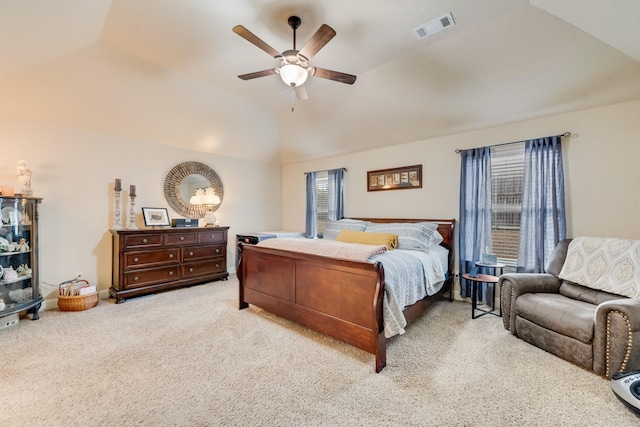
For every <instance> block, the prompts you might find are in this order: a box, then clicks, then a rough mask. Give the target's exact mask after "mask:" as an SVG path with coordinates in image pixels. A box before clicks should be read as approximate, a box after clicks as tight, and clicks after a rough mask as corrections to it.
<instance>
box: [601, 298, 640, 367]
mask: <svg viewBox="0 0 640 427" xmlns="http://www.w3.org/2000/svg"><path fill="white" fill-rule="evenodd" d="M595 322H596V323H595V326H594V337H593V357H594V360H593V365H594V366H593V368H594V371H596V372H597V373H599V374H600V375H603V376H605V377H606V378H610V377H611V376H612V375H613V374H616V373H619V372H632V371H636V370H639V369H640V299H633V298H621V299H616V300H610V301H606V302H603V303H602V304H600V305H598V307H597V308H596V316H595Z"/></svg>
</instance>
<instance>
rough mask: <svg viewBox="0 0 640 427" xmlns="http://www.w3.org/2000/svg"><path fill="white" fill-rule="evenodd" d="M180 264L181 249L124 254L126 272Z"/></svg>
mask: <svg viewBox="0 0 640 427" xmlns="http://www.w3.org/2000/svg"><path fill="white" fill-rule="evenodd" d="M179 263H180V249H179V248H175V249H161V250H157V251H147V252H128V253H125V254H124V268H125V270H132V269H137V268H147V267H159V266H162V265H172V264H179Z"/></svg>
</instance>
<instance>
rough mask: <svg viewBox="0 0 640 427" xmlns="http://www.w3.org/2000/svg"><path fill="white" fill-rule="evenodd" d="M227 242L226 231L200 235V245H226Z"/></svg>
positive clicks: (202, 232)
mask: <svg viewBox="0 0 640 427" xmlns="http://www.w3.org/2000/svg"><path fill="white" fill-rule="evenodd" d="M226 241H227V231H226V230H211V231H201V232H199V233H198V242H199V243H224V242H226Z"/></svg>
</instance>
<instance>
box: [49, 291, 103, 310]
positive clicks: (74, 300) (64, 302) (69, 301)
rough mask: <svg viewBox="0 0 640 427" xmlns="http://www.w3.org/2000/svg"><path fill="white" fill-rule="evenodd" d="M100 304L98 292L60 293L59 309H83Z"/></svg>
mask: <svg viewBox="0 0 640 427" xmlns="http://www.w3.org/2000/svg"><path fill="white" fill-rule="evenodd" d="M96 305H98V292H93V293H90V294H85V295H77V296H69V297H67V296H63V295H58V309H59V310H60V311H83V310H88V309H90V308H93V307H95V306H96Z"/></svg>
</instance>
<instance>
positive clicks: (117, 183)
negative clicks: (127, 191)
mask: <svg viewBox="0 0 640 427" xmlns="http://www.w3.org/2000/svg"><path fill="white" fill-rule="evenodd" d="M114 190H116V191H120V190H122V181H120V178H116V186H115V188H114Z"/></svg>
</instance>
